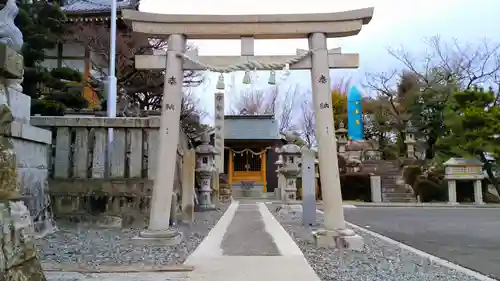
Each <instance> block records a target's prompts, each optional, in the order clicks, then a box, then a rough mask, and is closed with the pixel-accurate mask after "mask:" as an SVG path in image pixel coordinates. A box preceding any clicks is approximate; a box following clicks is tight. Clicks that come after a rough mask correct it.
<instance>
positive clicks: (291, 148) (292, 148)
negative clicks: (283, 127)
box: [280, 134, 302, 155]
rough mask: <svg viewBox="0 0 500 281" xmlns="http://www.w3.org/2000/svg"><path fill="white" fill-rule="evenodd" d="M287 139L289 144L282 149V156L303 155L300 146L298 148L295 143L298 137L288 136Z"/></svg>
mask: <svg viewBox="0 0 500 281" xmlns="http://www.w3.org/2000/svg"><path fill="white" fill-rule="evenodd" d="M285 138H286V141H287V144H285V145H283V146H282V147H281V149H280V153H281V154H294V155H300V154H302V151H301V149H300V146H298V145H296V144H295V143H294V142H295V141H296V140H297V136H295V135H293V134H287V135H286V137H285Z"/></svg>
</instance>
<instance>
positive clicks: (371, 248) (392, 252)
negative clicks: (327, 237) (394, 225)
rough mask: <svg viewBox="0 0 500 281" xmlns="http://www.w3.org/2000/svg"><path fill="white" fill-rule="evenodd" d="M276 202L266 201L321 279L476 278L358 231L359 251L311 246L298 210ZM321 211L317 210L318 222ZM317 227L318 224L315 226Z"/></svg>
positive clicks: (426, 280) (423, 280) (466, 280)
mask: <svg viewBox="0 0 500 281" xmlns="http://www.w3.org/2000/svg"><path fill="white" fill-rule="evenodd" d="M278 206H279V205H269V209H270V210H271V212H272V213H273V214H274V216H275V217H276V219H277V220H278V221H279V222H280V223H281V225H282V226H283V227H284V228H285V230H286V231H287V232H288V234H290V236H291V237H292V238H293V240H294V241H295V242H296V243H297V245H298V246H299V248H300V249H301V250H302V252H303V253H304V256H305V257H306V259H307V261H308V262H309V264H310V265H311V266H312V267H313V269H314V271H315V272H316V274H317V275H318V276H319V277H320V279H321V280H322V281H327V280H328V281H330V280H332V281H333V280H335V281H354V280H355V281H365V280H366V281H393V280H395V281H403V280H404V281H431V280H432V281H473V280H476V281H477V279H475V278H472V277H469V276H467V275H465V274H463V273H460V272H457V271H455V270H451V269H448V268H446V267H443V266H439V265H436V264H430V263H429V260H428V259H425V258H422V257H420V256H417V255H415V254H413V253H411V252H408V251H406V250H402V249H400V248H399V247H397V246H395V245H392V244H389V243H386V242H384V241H381V240H380V239H377V238H375V237H373V236H371V235H368V234H364V233H359V234H360V235H361V236H363V238H364V239H365V245H366V246H365V249H364V250H363V251H362V252H345V253H344V257H343V259H341V253H340V252H339V251H337V250H332V249H325V248H323V249H321V248H316V247H315V246H314V243H313V240H312V236H311V231H312V230H314V229H312V228H307V227H304V226H302V225H301V218H300V213H295V214H277V213H276V212H275V210H276V208H277V207H278ZM322 221H323V215H321V214H317V223H318V225H320V224H321V223H322ZM316 228H317V227H316Z"/></svg>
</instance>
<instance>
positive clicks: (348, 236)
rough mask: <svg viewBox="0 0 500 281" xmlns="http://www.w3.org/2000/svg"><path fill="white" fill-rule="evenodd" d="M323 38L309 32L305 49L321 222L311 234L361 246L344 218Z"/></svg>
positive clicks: (322, 240)
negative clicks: (308, 54)
mask: <svg viewBox="0 0 500 281" xmlns="http://www.w3.org/2000/svg"><path fill="white" fill-rule="evenodd" d="M326 40H327V36H326V34H325V33H312V34H311V35H310V36H309V49H310V50H312V51H313V53H312V69H311V78H312V90H313V103H314V111H315V112H316V137H317V140H318V145H319V153H318V154H319V169H320V181H321V189H322V195H323V208H324V209H323V210H324V226H325V229H320V230H318V231H315V232H314V233H313V235H314V240H315V242H316V245H317V246H319V247H335V248H340V249H352V250H362V249H363V247H364V242H363V238H362V237H361V236H359V235H357V234H356V233H354V231H352V230H351V229H348V228H347V227H346V223H345V220H344V209H343V207H342V193H341V189H340V175H339V166H338V154H337V143H336V138H335V126H334V122H333V113H332V95H331V88H330V74H329V72H330V69H329V65H328V48H327V42H326Z"/></svg>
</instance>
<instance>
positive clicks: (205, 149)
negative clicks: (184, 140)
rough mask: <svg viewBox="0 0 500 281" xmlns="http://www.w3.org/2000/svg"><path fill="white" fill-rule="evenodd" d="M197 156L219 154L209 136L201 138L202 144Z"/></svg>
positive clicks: (197, 150) (197, 148) (205, 135)
mask: <svg viewBox="0 0 500 281" xmlns="http://www.w3.org/2000/svg"><path fill="white" fill-rule="evenodd" d="M195 151H196V154H202V155H216V154H219V152H217V149H215V147H214V146H213V145H211V144H210V136H209V135H208V134H206V133H205V134H203V136H202V137H201V144H200V145H198V146H197V147H196V150H195Z"/></svg>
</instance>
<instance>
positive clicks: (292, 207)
mask: <svg viewBox="0 0 500 281" xmlns="http://www.w3.org/2000/svg"><path fill="white" fill-rule="evenodd" d="M296 213H302V205H299V204H286V203H285V204H282V205H281V206H280V207H279V211H278V214H280V215H285V214H296Z"/></svg>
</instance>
